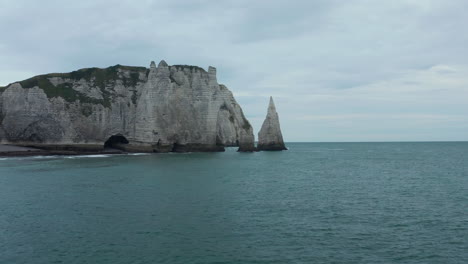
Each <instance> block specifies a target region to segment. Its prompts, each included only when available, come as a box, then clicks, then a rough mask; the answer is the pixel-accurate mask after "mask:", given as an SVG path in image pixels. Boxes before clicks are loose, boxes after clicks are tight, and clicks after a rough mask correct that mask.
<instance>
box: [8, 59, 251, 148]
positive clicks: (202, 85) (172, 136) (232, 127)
mask: <svg viewBox="0 0 468 264" xmlns="http://www.w3.org/2000/svg"><path fill="white" fill-rule="evenodd" d="M0 93H1V95H0V140H1V142H2V143H11V144H19V145H29V146H36V147H46V148H89V149H96V148H102V147H103V146H104V144H105V142H106V141H108V140H109V139H110V138H111V136H114V137H113V139H116V138H117V137H118V138H120V139H119V140H113V141H115V142H109V141H108V144H107V145H109V144H110V143H112V144H114V145H115V146H118V147H119V148H123V149H125V150H128V151H147V152H153V151H154V152H168V151H219V150H223V149H224V146H239V150H240V151H252V150H253V149H254V136H253V130H252V127H251V125H250V123H249V122H248V121H247V119H246V118H245V117H244V114H243V113H242V109H241V108H240V106H239V105H238V104H237V102H236V101H235V99H234V97H233V95H232V93H231V92H230V91H229V90H228V89H227V88H226V87H225V86H223V85H220V84H218V82H217V80H216V69H215V68H213V67H209V69H208V72H207V71H205V70H204V69H202V68H199V67H195V66H186V65H174V66H169V65H167V64H166V62H164V61H161V62H160V63H159V65H158V66H157V67H156V65H155V64H154V62H152V63H151V66H150V68H149V69H147V68H144V67H128V66H121V65H116V66H112V67H109V68H106V69H99V68H89V69H81V70H78V71H74V72H71V73H63V74H47V75H40V76H36V77H33V78H31V79H28V80H25V81H21V82H17V83H13V84H10V85H8V86H7V87H4V88H0ZM126 142H128V143H126Z"/></svg>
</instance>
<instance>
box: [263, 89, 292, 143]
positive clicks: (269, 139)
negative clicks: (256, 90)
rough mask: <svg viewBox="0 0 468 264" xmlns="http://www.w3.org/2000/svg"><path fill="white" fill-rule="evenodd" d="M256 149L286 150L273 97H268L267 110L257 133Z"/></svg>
mask: <svg viewBox="0 0 468 264" xmlns="http://www.w3.org/2000/svg"><path fill="white" fill-rule="evenodd" d="M257 149H258V150H287V148H286V146H285V145H284V141H283V135H282V134H281V128H280V123H279V118H278V113H277V112H276V107H275V103H274V102H273V97H270V104H269V105H268V112H267V116H266V118H265V121H263V125H262V128H261V129H260V132H259V133H258V144H257Z"/></svg>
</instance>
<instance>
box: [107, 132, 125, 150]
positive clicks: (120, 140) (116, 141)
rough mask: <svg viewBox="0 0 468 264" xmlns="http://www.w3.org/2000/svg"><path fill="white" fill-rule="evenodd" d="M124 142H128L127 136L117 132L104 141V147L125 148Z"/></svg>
mask: <svg viewBox="0 0 468 264" xmlns="http://www.w3.org/2000/svg"><path fill="white" fill-rule="evenodd" d="M124 144H128V140H127V138H125V137H124V136H122V135H120V134H117V135H112V136H110V137H109V139H107V141H106V142H105V143H104V148H115V149H123V146H122V145H124Z"/></svg>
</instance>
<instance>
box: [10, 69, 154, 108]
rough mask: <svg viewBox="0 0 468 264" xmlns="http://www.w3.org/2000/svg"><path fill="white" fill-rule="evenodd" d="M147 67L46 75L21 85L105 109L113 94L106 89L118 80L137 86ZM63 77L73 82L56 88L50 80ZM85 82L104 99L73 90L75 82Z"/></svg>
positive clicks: (22, 82)
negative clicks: (97, 89) (100, 93)
mask: <svg viewBox="0 0 468 264" xmlns="http://www.w3.org/2000/svg"><path fill="white" fill-rule="evenodd" d="M119 69H120V70H125V71H129V72H130V77H122V75H119V74H118V73H119ZM146 70H147V69H146V68H145V67H132V66H123V65H115V66H111V67H108V68H104V69H101V68H85V69H81V70H77V71H73V72H70V73H50V74H44V75H38V76H35V77H32V78H29V79H27V80H24V81H20V82H19V83H20V84H21V86H22V87H23V88H33V87H35V86H38V87H39V88H41V89H43V90H44V92H45V93H46V95H47V97H48V98H53V97H62V98H64V99H65V100H66V101H68V102H74V101H76V100H80V102H83V103H94V104H97V103H100V104H102V105H103V106H105V107H110V104H111V92H110V91H109V90H107V89H106V87H108V88H110V87H111V86H112V85H113V84H115V81H116V80H122V82H123V84H124V85H125V86H136V85H137V83H138V82H139V76H140V72H145V73H146ZM52 77H61V78H64V79H71V80H72V81H71V82H67V83H63V84H59V85H57V86H54V85H53V84H52V83H51V82H50V81H49V78H52ZM80 80H85V81H86V82H89V83H92V84H93V85H94V86H95V87H97V88H99V89H100V90H101V92H102V95H103V97H104V99H95V98H90V97H88V96H86V95H85V94H83V93H80V92H78V91H76V90H74V89H73V88H72V86H73V82H75V81H80Z"/></svg>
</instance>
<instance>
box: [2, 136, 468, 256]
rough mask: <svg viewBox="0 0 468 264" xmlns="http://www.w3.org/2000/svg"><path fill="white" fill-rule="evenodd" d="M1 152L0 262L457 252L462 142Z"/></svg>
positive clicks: (463, 188)
mask: <svg viewBox="0 0 468 264" xmlns="http://www.w3.org/2000/svg"><path fill="white" fill-rule="evenodd" d="M288 147H289V148H290V150H289V151H285V152H260V153H237V152H235V149H230V150H228V151H227V152H225V153H205V154H200V153H193V154H192V153H189V154H155V155H132V156H130V155H128V156H110V157H108V156H90V157H45V158H44V157H42V158H32V157H30V158H2V159H0V263H438V264H439V263H442V264H446V263H468V143H466V142H465V143H456V142H453V143H294V144H293V143H291V144H288Z"/></svg>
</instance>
